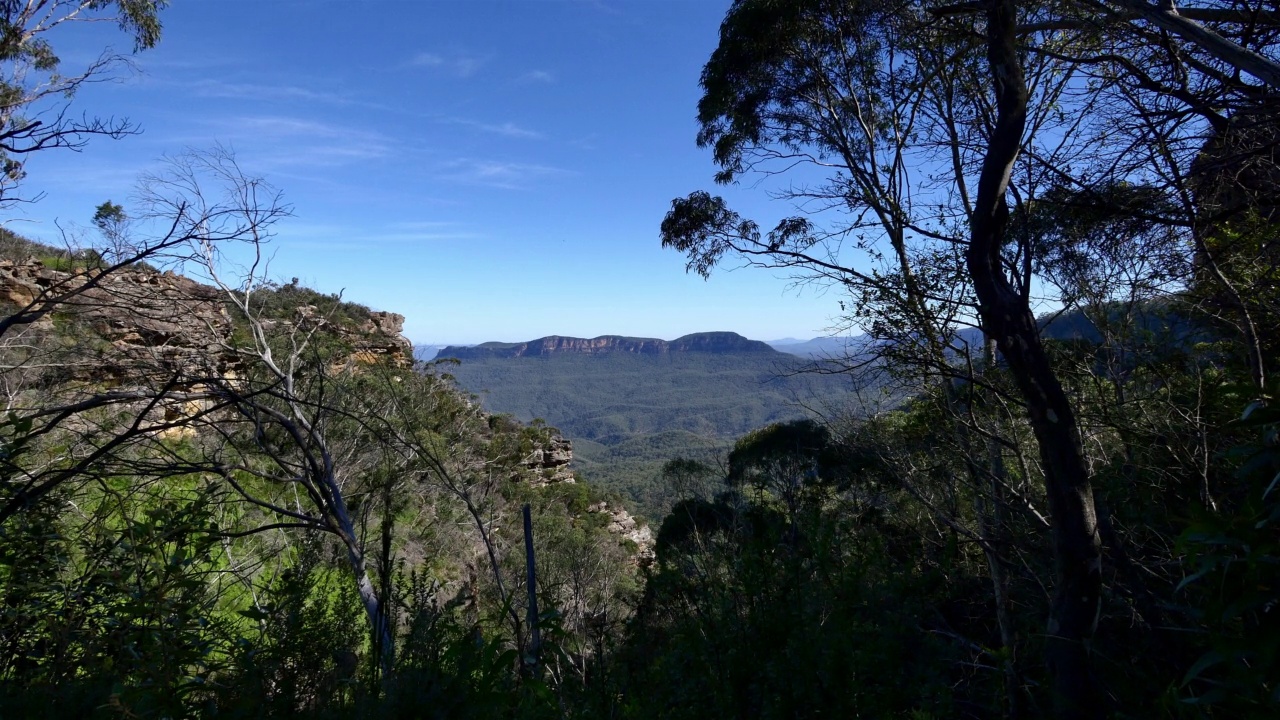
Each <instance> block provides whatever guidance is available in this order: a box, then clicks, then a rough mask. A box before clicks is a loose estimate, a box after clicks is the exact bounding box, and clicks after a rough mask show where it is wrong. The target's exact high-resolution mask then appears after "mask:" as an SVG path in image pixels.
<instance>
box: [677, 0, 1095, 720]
mask: <svg viewBox="0 0 1280 720" xmlns="http://www.w3.org/2000/svg"><path fill="white" fill-rule="evenodd" d="M929 10H930V8H929V7H921V6H920V5H919V4H917V3H905V2H896V1H894V0H887V1H884V2H860V3H850V2H840V1H838V0H811V1H809V2H801V3H777V2H768V1H765V0H743V1H740V2H737V3H735V4H734V5H733V7H732V8H731V9H730V11H729V13H728V15H727V17H726V19H725V22H724V24H723V25H722V27H721V39H720V45H719V47H718V48H717V49H716V51H715V52H714V53H713V55H712V57H711V59H710V61H709V62H708V63H707V66H706V68H705V69H704V71H703V75H702V86H703V89H704V94H703V98H702V100H701V102H700V104H699V115H698V119H699V122H700V125H701V131H700V133H699V135H698V141H699V144H701V145H703V146H709V147H711V148H712V149H713V151H714V154H715V160H716V162H717V164H718V165H719V166H720V168H721V171H720V172H719V173H718V175H717V176H716V179H717V181H719V182H721V183H729V182H733V181H735V180H736V179H738V178H739V177H741V176H742V175H744V174H745V173H748V172H750V171H763V172H781V171H785V170H787V169H788V168H789V167H794V166H796V165H808V166H810V167H816V168H818V169H820V170H821V171H822V172H824V173H825V174H826V177H825V180H823V181H820V183H819V184H817V185H816V186H813V187H805V186H802V187H801V189H800V190H796V191H791V192H790V193H788V196H789V197H790V198H791V199H792V200H798V201H803V202H804V203H806V206H805V207H806V208H817V209H818V213H816V214H815V213H809V214H806V215H799V216H795V217H790V218H786V219H784V220H783V221H781V222H780V223H779V224H778V225H777V226H776V227H775V228H774V229H773V230H772V231H770V232H768V233H767V234H762V233H761V232H760V230H759V228H758V227H757V226H756V225H755V223H753V222H751V221H749V220H745V219H743V218H741V217H740V216H738V215H737V214H736V213H734V212H733V211H731V210H730V209H729V208H728V207H727V205H726V204H725V202H724V201H723V200H721V199H720V198H714V197H712V196H710V195H709V194H707V193H694V194H692V195H690V196H689V197H687V198H684V199H679V200H676V201H675V202H674V203H673V208H672V211H671V212H670V213H669V214H668V215H667V217H666V219H665V220H664V222H663V228H662V230H663V243H664V245H666V246H669V247H673V248H676V249H678V250H681V251H683V252H685V253H687V254H688V255H689V257H690V268H691V269H694V270H697V271H698V272H701V273H703V274H704V275H705V274H706V273H707V272H709V271H710V269H711V268H712V267H713V266H714V265H715V264H716V263H717V262H718V261H720V260H721V259H722V257H723V256H725V255H726V254H731V255H734V256H737V257H739V258H743V259H745V260H746V261H747V262H749V263H755V264H765V265H770V266H774V267H782V268H788V269H792V270H796V271H798V272H800V273H802V274H807V275H809V276H814V277H817V278H820V279H825V280H829V281H832V282H834V283H837V284H838V285H840V286H841V287H843V288H846V289H848V290H849V291H850V292H851V293H853V299H854V308H855V313H856V315H857V316H859V319H860V320H862V322H863V324H864V325H865V326H866V327H867V329H868V330H869V331H871V332H872V333H873V335H876V336H877V337H880V338H883V339H885V340H888V341H890V342H889V343H887V344H886V345H885V347H886V352H889V353H894V352H898V348H902V347H910V346H917V347H923V349H924V350H925V352H924V353H923V355H921V354H916V355H915V357H917V358H920V359H923V360H924V362H923V363H921V362H920V360H919V359H918V360H917V361H916V363H917V367H920V366H924V367H926V368H932V369H941V370H942V371H943V372H944V373H948V374H953V375H960V374H961V371H960V370H957V369H956V368H955V364H956V363H955V360H954V355H953V353H952V352H951V351H950V348H949V346H950V345H958V343H956V339H957V334H956V331H955V329H956V327H957V325H959V324H960V323H964V322H977V323H978V324H980V326H981V328H982V331H983V333H984V334H985V335H986V337H987V338H988V339H989V340H990V341H992V342H993V343H995V344H996V345H997V346H998V348H999V350H1000V353H1001V355H1002V356H1003V358H1004V360H1005V362H1006V363H1007V365H1008V368H1009V371H1010V374H1011V376H1012V378H1013V380H1014V384H1015V387H1016V390H1017V397H1018V398H1019V400H1020V401H1021V403H1022V405H1023V406H1024V408H1025V412H1026V419H1027V421H1028V422H1029V423H1030V426H1031V428H1032V430H1033V433H1034V436H1035V439H1036V444H1037V446H1038V448H1039V455H1040V466H1041V471H1042V472H1043V475H1044V484H1045V492H1046V494H1047V497H1048V502H1049V509H1050V514H1051V526H1052V527H1051V530H1052V536H1053V548H1054V558H1055V568H1056V570H1055V583H1054V597H1053V602H1052V604H1051V607H1050V611H1049V623H1048V624H1049V633H1048V638H1047V640H1046V652H1047V657H1048V661H1049V665H1050V673H1051V675H1052V677H1053V679H1054V695H1055V698H1056V699H1057V701H1058V703H1059V704H1060V705H1061V707H1062V708H1063V712H1064V713H1065V714H1072V713H1076V712H1088V713H1092V712H1096V707H1097V700H1098V696H1099V693H1098V691H1097V690H1096V688H1095V687H1094V681H1093V678H1092V676H1091V674H1090V671H1089V663H1088V652H1087V648H1086V644H1087V642H1088V639H1089V637H1090V636H1091V635H1092V632H1093V623H1094V620H1095V618H1096V617H1097V613H1098V607H1099V602H1100V592H1101V574H1100V571H1101V548H1100V540H1099V537H1098V532H1097V527H1096V516H1095V512H1094V507H1093V498H1092V490H1091V486H1090V482H1089V472H1088V467H1087V464H1086V461H1085V457H1084V450H1083V447H1082V444H1081V437H1080V431H1079V427H1078V424H1077V422H1076V418H1075V409H1074V407H1073V405H1072V403H1071V401H1070V400H1069V398H1068V396H1067V395H1066V393H1065V391H1064V390H1063V387H1062V384H1061V382H1059V380H1058V378H1057V376H1056V375H1055V373H1054V370H1053V367H1052V365H1051V363H1050V361H1049V357H1048V355H1047V353H1046V351H1045V349H1044V346H1043V344H1042V342H1041V338H1040V328H1039V325H1038V323H1037V320H1036V316H1035V313H1034V308H1033V305H1032V302H1033V301H1032V292H1033V287H1034V286H1035V277H1034V263H1033V262H1032V254H1031V253H1032V248H1031V247H1030V245H1029V243H1026V242H1022V243H1019V242H1014V240H1016V238H1011V237H1009V236H1008V234H1007V232H1006V229H1007V226H1008V221H1009V216H1010V213H1009V205H1008V200H1007V195H1008V194H1009V193H1010V192H1011V191H1012V193H1013V194H1014V197H1015V199H1017V200H1022V199H1024V198H1028V197H1031V196H1034V194H1035V192H1036V190H1037V188H1038V186H1039V184H1040V183H1041V182H1042V181H1043V175H1044V170H1043V168H1041V167H1038V166H1037V164H1028V163H1024V164H1023V165H1022V166H1019V165H1018V164H1017V163H1018V161H1019V159H1020V151H1021V150H1022V149H1023V147H1024V145H1029V144H1030V145H1035V144H1037V143H1038V147H1037V152H1036V153H1034V154H1028V155H1027V156H1021V157H1032V158H1034V157H1037V156H1046V155H1047V156H1049V157H1052V158H1054V159H1055V160H1060V159H1061V158H1062V157H1063V156H1069V155H1071V154H1072V153H1075V152H1078V151H1079V146H1078V134H1077V132H1076V127H1075V124H1074V122H1073V118H1072V117H1070V116H1068V115H1067V114H1066V113H1064V112H1062V111H1061V109H1060V103H1061V102H1062V101H1063V99H1064V94H1065V93H1066V92H1067V91H1068V90H1069V88H1070V86H1071V72H1070V66H1069V64H1064V63H1062V62H1060V61H1058V60H1056V59H1054V58H1053V57H1051V56H1050V55H1049V54H1040V55H1036V56H1032V57H1031V58H1028V59H1026V60H1025V61H1024V59H1023V56H1021V55H1020V54H1019V52H1020V50H1019V47H1020V46H1019V43H1020V42H1021V41H1020V36H1019V34H1018V18H1017V17H1016V10H1017V8H1016V7H1015V6H1014V5H1013V4H1011V3H996V4H994V5H993V6H992V7H991V9H990V10H989V11H988V12H987V13H986V16H985V17H984V20H985V22H982V23H970V24H969V25H963V24H961V23H957V22H955V21H953V20H952V19H950V16H948V15H946V14H942V15H939V14H935V13H931V12H929ZM1046 35H1047V34H1046ZM1023 37H1025V36H1023ZM1043 44H1045V45H1049V46H1052V45H1053V44H1054V39H1053V38H1052V37H1046V39H1045V40H1044V41H1043ZM984 56H985V58H986V62H985V63H984V62H983V61H982V60H983V58H984ZM1024 62H1025V63H1026V66H1027V68H1026V70H1027V71H1024ZM1028 76H1030V78H1031V80H1032V84H1031V86H1030V87H1029V86H1028V83H1027V77H1028ZM992 81H994V84H995V93H994V94H992V93H991V92H990V91H988V90H987V89H986V88H987V84H988V83H990V82H992ZM1033 100H1034V104H1033V102H1032V101H1033ZM1024 135H1026V137H1025V138H1024ZM974 176H976V180H974V179H973V178H974ZM1015 178H1017V180H1018V182H1016V183H1014V184H1013V185H1012V187H1011V182H1012V181H1014V179H1015ZM846 242H847V243H848V244H849V245H852V246H854V247H853V248H852V249H854V250H855V251H856V250H860V251H862V252H863V253H864V255H863V256H862V257H859V256H858V253H857V252H854V253H850V252H849V250H850V248H848V247H846V246H845V243H846ZM868 258H869V259H870V261H871V263H870V266H869V265H868V262H867V259H868Z"/></svg>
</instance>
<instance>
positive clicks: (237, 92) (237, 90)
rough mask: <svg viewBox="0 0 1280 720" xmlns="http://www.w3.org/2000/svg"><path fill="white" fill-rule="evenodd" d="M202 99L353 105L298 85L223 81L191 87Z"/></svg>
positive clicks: (348, 100) (325, 93)
mask: <svg viewBox="0 0 1280 720" xmlns="http://www.w3.org/2000/svg"><path fill="white" fill-rule="evenodd" d="M190 87H191V88H192V90H193V91H194V92H195V94H196V95H199V96H201V97H215V98H233V99H236V100H307V101H312V102H323V103H331V104H335V105H348V104H351V102H352V99H351V98H348V97H345V96H343V95H339V94H338V93H334V92H328V91H324V90H312V89H310V88H305V87H299V86H297V85H262V84H257V83H230V82H224V81H222V80H201V81H198V82H195V83H192V84H191V85H190Z"/></svg>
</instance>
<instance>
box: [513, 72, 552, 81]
mask: <svg viewBox="0 0 1280 720" xmlns="http://www.w3.org/2000/svg"><path fill="white" fill-rule="evenodd" d="M519 80H520V82H527V83H553V82H555V81H556V76H555V75H552V74H551V73H549V72H547V71H546V70H530V71H529V72H527V73H525V74H523V75H521V76H520V77H519Z"/></svg>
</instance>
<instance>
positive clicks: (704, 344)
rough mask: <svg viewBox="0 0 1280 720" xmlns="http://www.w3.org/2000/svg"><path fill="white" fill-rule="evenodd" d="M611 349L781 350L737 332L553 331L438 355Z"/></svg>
mask: <svg viewBox="0 0 1280 720" xmlns="http://www.w3.org/2000/svg"><path fill="white" fill-rule="evenodd" d="M612 352H620V353H632V354H638V355H665V354H668V353H680V352H705V353H719V354H728V353H733V354H741V353H768V354H771V355H777V354H778V351H776V350H774V349H773V348H771V347H769V346H768V345H766V344H765V343H762V342H760V341H758V340H748V339H747V338H744V337H742V336H741V335H739V334H737V333H733V332H703V333H693V334H692V335H685V336H684V337H680V338H676V339H675V340H671V341H667V340H659V339H657V338H635V337H625V336H622V335H601V336H600V337H595V338H575V337H562V336H560V335H551V336H549V337H544V338H538V339H537V340H530V341H528V342H521V343H501V342H487V343H482V344H480V345H473V346H470V347H463V346H456V345H450V346H449V347H446V348H443V349H441V350H440V352H439V353H438V354H437V355H436V357H437V358H450V357H451V358H457V359H459V360H481V359H488V358H518V357H541V356H548V355H556V354H577V355H594V354H600V353H612Z"/></svg>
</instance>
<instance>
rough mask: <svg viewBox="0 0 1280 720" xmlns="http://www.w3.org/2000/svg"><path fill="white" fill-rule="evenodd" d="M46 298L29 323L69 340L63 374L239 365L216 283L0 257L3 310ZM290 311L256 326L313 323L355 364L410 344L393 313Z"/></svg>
mask: <svg viewBox="0 0 1280 720" xmlns="http://www.w3.org/2000/svg"><path fill="white" fill-rule="evenodd" d="M268 292H269V291H268ZM52 298H61V300H60V301H58V302H56V303H55V304H53V305H52V306H51V308H50V311H49V312H48V313H46V314H44V315H43V316H42V317H41V318H40V320H39V321H38V322H36V323H33V324H31V325H30V326H29V327H30V328H31V329H33V330H36V331H51V330H55V329H56V330H58V332H57V333H56V335H57V337H58V338H59V339H60V340H62V341H64V342H74V343H75V348H74V353H73V354H74V355H75V356H76V357H77V358H78V360H79V361H80V362H78V363H68V364H66V368H68V371H69V372H70V373H71V377H72V378H73V379H79V380H85V381H92V382H115V381H119V380H122V379H124V378H134V379H138V378H139V373H140V372H141V373H142V374H143V375H146V376H150V377H152V378H156V377H176V376H187V377H192V376H201V375H208V374H210V373H214V374H217V375H222V376H225V375H226V374H227V373H230V372H235V370H236V368H237V367H238V366H239V363H240V360H239V358H238V357H237V354H236V353H235V352H234V351H233V349H232V348H233V347H234V344H235V343H234V337H233V336H234V331H235V323H234V321H233V319H232V316H231V315H230V314H229V313H228V312H227V307H228V306H227V302H226V300H227V298H226V297H225V295H224V294H223V292H222V291H221V290H219V289H218V288H215V287H212V286H209V285H205V284H203V283H200V282H197V281H195V280H192V279H191V278H188V277H185V276H183V275H179V274H176V273H173V272H168V271H166V272H160V271H157V270H154V269H152V268H149V267H146V266H137V267H130V268H124V269H120V270H117V271H115V272H113V273H110V274H107V275H102V274H101V273H99V272H98V271H96V270H93V269H89V270H84V269H80V270H75V271H65V270H57V269H53V268H50V267H48V266H47V265H45V264H44V263H43V262H42V261H40V260H39V259H37V258H30V259H27V260H25V261H13V260H0V304H4V305H7V306H8V307H9V310H8V312H12V311H14V310H20V309H25V308H34V309H39V303H40V302H41V301H43V300H47V299H52ZM33 303H34V305H33ZM294 312H295V317H293V318H272V319H269V320H264V324H267V325H269V326H270V325H276V324H279V323H281V322H294V323H299V324H306V323H314V324H316V325H318V326H319V329H320V330H322V331H324V332H330V333H332V334H334V335H336V336H337V337H338V338H339V339H340V340H341V341H342V342H343V343H344V344H346V345H347V346H349V347H350V348H351V355H350V358H349V361H350V362H354V363H358V364H361V365H370V364H374V363H387V364H390V365H392V366H395V367H409V366H411V365H412V364H413V345H412V343H410V342H409V340H408V338H405V337H404V336H403V335H401V334H400V331H401V328H402V327H403V324H404V316H402V315H397V314H395V313H389V312H376V311H368V312H367V313H365V314H364V316H363V317H361V318H360V319H359V320H356V321H354V322H346V323H340V322H332V321H330V320H329V319H327V318H326V317H324V316H323V315H322V314H321V313H320V312H319V310H317V308H316V307H315V306H314V305H302V306H300V307H297V308H296V309H295V311H294Z"/></svg>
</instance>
